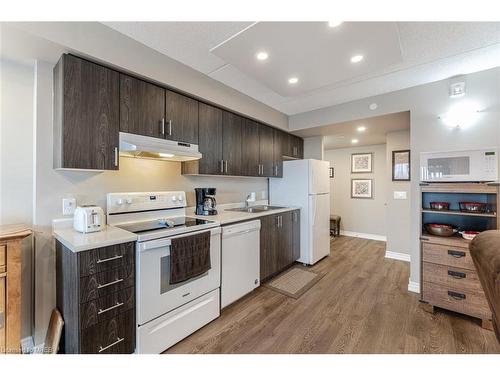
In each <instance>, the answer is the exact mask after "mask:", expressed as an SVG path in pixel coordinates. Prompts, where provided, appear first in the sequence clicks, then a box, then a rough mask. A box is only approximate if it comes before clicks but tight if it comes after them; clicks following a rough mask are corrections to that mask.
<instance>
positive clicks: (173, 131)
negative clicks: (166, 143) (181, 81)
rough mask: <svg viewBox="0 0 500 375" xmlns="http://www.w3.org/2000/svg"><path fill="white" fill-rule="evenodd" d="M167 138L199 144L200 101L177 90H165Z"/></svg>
mask: <svg viewBox="0 0 500 375" xmlns="http://www.w3.org/2000/svg"><path fill="white" fill-rule="evenodd" d="M165 127H166V128H165V133H166V134H165V135H166V138H167V139H171V140H174V141H179V142H186V143H193V144H198V101H197V100H195V99H191V98H189V97H187V96H184V95H181V94H177V93H176V92H173V91H170V90H166V92H165Z"/></svg>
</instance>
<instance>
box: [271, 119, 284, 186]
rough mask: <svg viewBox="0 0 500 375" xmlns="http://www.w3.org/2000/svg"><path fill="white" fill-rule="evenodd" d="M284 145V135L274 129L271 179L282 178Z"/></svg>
mask: <svg viewBox="0 0 500 375" xmlns="http://www.w3.org/2000/svg"><path fill="white" fill-rule="evenodd" d="M285 143H286V133H285V132H282V131H281V130H277V129H274V140H273V164H274V166H273V168H274V169H273V177H283V149H284V146H285Z"/></svg>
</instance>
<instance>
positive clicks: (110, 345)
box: [99, 337, 125, 353]
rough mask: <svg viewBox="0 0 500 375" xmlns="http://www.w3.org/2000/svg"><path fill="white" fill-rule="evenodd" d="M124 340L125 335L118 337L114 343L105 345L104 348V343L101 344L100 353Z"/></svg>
mask: <svg viewBox="0 0 500 375" xmlns="http://www.w3.org/2000/svg"><path fill="white" fill-rule="evenodd" d="M123 340H125V338H124V337H122V338H120V337H118V340H116V341H115V342H114V343H112V344H109V345H108V346H105V347H104V348H103V347H102V345H100V346H99V353H102V352H103V351H105V350H108V349H109V348H111V347H113V346H115V345H116V344H119V343H121V342H122V341H123Z"/></svg>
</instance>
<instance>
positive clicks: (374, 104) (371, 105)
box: [368, 103, 378, 111]
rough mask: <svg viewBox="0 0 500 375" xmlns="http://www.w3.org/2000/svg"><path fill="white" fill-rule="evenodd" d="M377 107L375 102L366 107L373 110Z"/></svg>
mask: <svg viewBox="0 0 500 375" xmlns="http://www.w3.org/2000/svg"><path fill="white" fill-rule="evenodd" d="M377 107H378V105H377V103H372V104H370V105H369V107H368V108H370V109H371V110H372V111H374V110H376V109H377Z"/></svg>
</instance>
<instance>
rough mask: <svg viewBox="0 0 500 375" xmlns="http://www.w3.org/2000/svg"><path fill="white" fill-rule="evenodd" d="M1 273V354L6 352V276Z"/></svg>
mask: <svg viewBox="0 0 500 375" xmlns="http://www.w3.org/2000/svg"><path fill="white" fill-rule="evenodd" d="M5 276H6V275H4V274H3V273H0V354H4V353H5V315H6V314H5V286H6V283H5V279H6V277H5Z"/></svg>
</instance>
